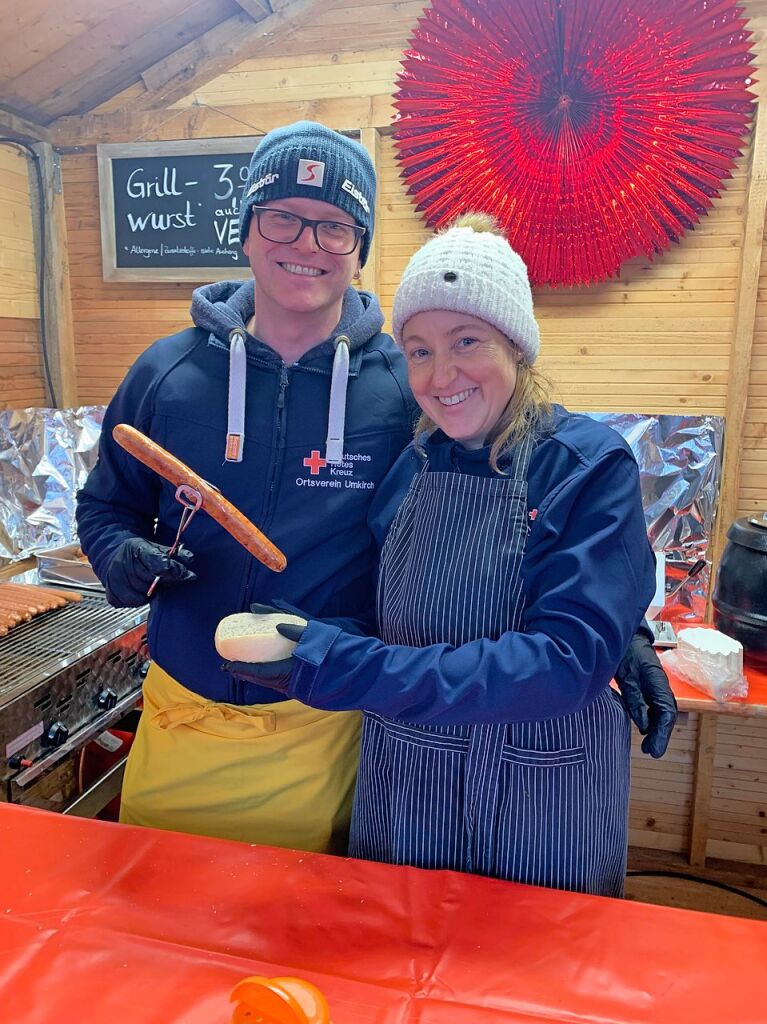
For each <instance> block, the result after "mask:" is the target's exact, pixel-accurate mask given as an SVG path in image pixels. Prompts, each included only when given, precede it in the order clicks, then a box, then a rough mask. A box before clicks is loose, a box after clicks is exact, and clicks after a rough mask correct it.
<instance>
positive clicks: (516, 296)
mask: <svg viewBox="0 0 767 1024" xmlns="http://www.w3.org/2000/svg"><path fill="white" fill-rule="evenodd" d="M430 309H448V310H452V311H454V312H456V313H467V314H468V315H469V316H475V317H478V318H479V319H480V320H485V321H486V322H487V323H489V324H492V325H493V327H496V328H497V329H498V330H499V331H500V332H501V334H503V335H505V336H506V337H507V338H508V339H509V341H511V342H513V344H514V345H516V347H517V348H518V349H519V350H520V351H521V352H522V354H523V355H524V357H525V359H526V361H527V362H528V363H529V364H531V365H532V363H534V362H535V359H536V357H537V355H538V349H539V348H540V345H541V337H540V333H539V331H538V324H537V323H536V321H535V317H534V315H533V296H532V293H531V291H530V282H529V280H528V277H527V267H526V266H525V264H524V262H523V261H522V258H521V257H520V256H518V255H517V253H515V252H514V250H513V249H512V248H511V246H510V245H509V243H508V242H507V241H506V239H505V238H503V237H502V236H500V235H496V234H494V233H493V232H492V231H475V230H474V228H472V227H464V226H461V225H460V223H459V225H458V226H457V227H453V228H449V229H448V230H447V231H445V232H443V233H441V234H438V235H435V237H434V238H432V239H430V240H429V241H428V242H427V243H426V244H425V245H424V246H422V248H420V249H419V250H418V252H417V253H415V255H414V256H412V257H411V259H410V262H409V263H408V265H407V267H406V268H405V272H404V274H403V275H402V278H401V280H400V283H399V287H398V289H397V292H396V294H395V296H394V307H393V309H392V322H393V329H394V339H395V341H396V342H397V344H398V345H402V329H403V328H404V326H405V324H406V323H407V321H408V320H409V319H410V318H411V317H412V316H415V314H416V313H423V312H425V311H426V310H430Z"/></svg>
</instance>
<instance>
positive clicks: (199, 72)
mask: <svg viewBox="0 0 767 1024" xmlns="http://www.w3.org/2000/svg"><path fill="white" fill-rule="evenodd" d="M326 6H327V4H326V0H285V2H284V3H283V4H281V5H280V7H279V8H277V9H276V10H275V11H274V13H273V14H270V15H269V16H268V17H266V18H263V19H262V20H261V21H259V22H254V21H253V20H252V18H251V17H250V16H249V15H247V14H245V13H244V11H243V13H242V14H235V15H234V16H233V17H231V18H227V20H226V21H222V22H221V23H220V24H219V25H216V27H215V28H213V29H211V30H210V31H209V32H206V33H205V34H204V35H202V36H200V37H199V38H198V39H195V40H194V41H193V42H191V43H187V45H186V46H182V47H181V49H179V50H176V52H175V53H172V54H170V56H168V57H166V58H165V59H164V60H161V61H158V62H157V63H156V64H153V65H152V67H150V68H147V69H146V71H144V73H143V74H142V75H141V79H142V81H143V82H144V85H145V86H146V89H147V93H146V96H144V97H139V98H138V99H137V100H133V101H132V102H131V106H132V107H136V108H138V109H140V110H159V109H162V108H163V107H168V106H170V105H171V104H173V103H175V102H176V101H177V100H180V99H183V98H184V97H185V96H189V95H191V94H192V93H193V92H194V90H195V89H198V88H199V87H200V86H202V85H205V84H206V83H207V82H210V81H211V80H212V79H214V78H216V77H217V76H218V75H221V74H223V73H224V72H226V71H230V70H231V69H232V68H233V67H234V66H235V65H236V64H239V63H240V62H241V61H243V60H246V59H247V58H248V57H252V56H254V55H256V54H257V53H258V52H260V51H263V49H264V48H265V47H267V46H271V45H272V44H273V43H274V42H275V41H276V40H278V39H281V38H282V37H283V36H286V35H287V34H288V33H289V32H292V31H293V30H294V29H295V28H298V27H299V26H300V25H302V24H305V23H306V21H307V20H308V19H310V18H311V17H312V15H314V14H320V13H321V12H322V11H324V10H325V8H326Z"/></svg>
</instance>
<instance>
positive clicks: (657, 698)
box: [615, 633, 677, 757]
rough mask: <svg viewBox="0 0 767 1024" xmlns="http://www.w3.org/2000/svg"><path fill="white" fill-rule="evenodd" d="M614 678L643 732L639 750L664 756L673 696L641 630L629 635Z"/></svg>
mask: <svg viewBox="0 0 767 1024" xmlns="http://www.w3.org/2000/svg"><path fill="white" fill-rule="evenodd" d="M615 681H616V683H617V684H618V688H619V689H620V691H621V695H622V697H623V699H624V701H625V702H626V708H627V709H628V713H629V715H630V716H631V720H632V722H633V723H634V725H635V726H636V727H637V729H639V731H640V732H641V733H642V735H643V736H644V739H643V740H642V750H643V751H644V753H645V754H650V755H651V756H652V757H663V755H664V754H665V753H666V747H667V746H668V741H669V740H670V739H671V733H672V731H673V729H674V723H675V722H676V715H677V708H676V700H675V699H674V694H673V693H672V692H671V686H670V685H669V681H668V676H667V675H666V673H665V672H664V671H663V666H662V665H661V663H660V661H658V655H657V654H656V653H655V650H654V649H653V645H652V642H651V641H650V639H649V637H647V636H645V634H644V633H635V634H634V636H633V637H632V639H631V643H630V644H629V647H628V650H627V651H626V653H625V654H624V655H623V658H622V659H621V663H620V665H619V666H618V668H617V670H616V672H615Z"/></svg>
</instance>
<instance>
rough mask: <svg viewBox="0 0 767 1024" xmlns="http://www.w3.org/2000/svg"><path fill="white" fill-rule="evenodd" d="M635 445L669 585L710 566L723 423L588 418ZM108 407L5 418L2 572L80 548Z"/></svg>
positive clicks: (700, 613) (691, 593)
mask: <svg viewBox="0 0 767 1024" xmlns="http://www.w3.org/2000/svg"><path fill="white" fill-rule="evenodd" d="M589 415H590V416H592V418H593V419H596V420H599V421H600V422H602V423H607V424H609V426H611V427H613V428H614V429H615V430H617V431H618V432H619V433H620V434H621V435H622V436H623V437H624V438H625V439H626V441H627V442H628V444H629V445H630V446H631V449H632V451H633V452H634V455H635V456H636V459H637V462H638V463H639V469H640V473H641V481H642V502H643V505H644V511H645V520H646V522H647V532H648V534H649V537H650V540H651V543H652V545H653V547H654V548H655V550H656V551H663V552H664V553H665V555H666V587H667V589H671V587H672V586H674V585H675V584H676V583H677V582H679V581H680V580H681V579H682V578H683V577H684V575H685V573H686V572H687V570H688V569H689V568H690V567H691V566H692V565H694V563H695V562H696V561H697V560H698V559H706V557H707V554H708V550H709V541H710V538H711V533H712V525H713V521H714V513H715V510H716V503H717V496H718V492H719V478H720V473H721V456H722V443H723V438H724V420H723V418H722V417H719V416H645V415H641V414H639V413H590V414H589ZM103 416H104V407H103V406H85V407H83V408H81V409H22V410H18V411H7V412H0V566H2V565H4V564H7V563H9V562H14V561H17V560H19V559H21V558H26V557H27V556H28V555H30V554H33V553H34V552H36V551H43V550H46V549H48V548H53V547H59V546H60V545H62V544H68V543H70V542H72V541H74V540H76V531H75V518H74V516H75V493H76V491H77V489H78V488H79V487H81V486H82V484H83V483H84V481H85V478H86V476H87V475H88V473H89V471H90V469H91V467H92V466H93V464H94V463H95V461H96V455H97V451H98V439H99V433H100V430H101V422H102V419H103ZM708 585H709V571H708V567H707V568H706V569H704V570H703V572H702V573H701V574H700V575H699V576H697V577H696V578H695V579H693V580H691V581H689V582H688V583H687V584H686V585H685V586H684V587H682V589H681V590H680V592H679V593H678V594H677V595H676V596H675V597H674V599H673V603H670V604H669V605H667V607H666V609H665V611H664V613H663V615H662V617H663V618H665V619H667V620H668V621H671V622H676V621H683V620H684V621H702V620H703V617H704V614H705V607H706V597H707V594H708Z"/></svg>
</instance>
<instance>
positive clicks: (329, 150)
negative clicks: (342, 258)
mask: <svg viewBox="0 0 767 1024" xmlns="http://www.w3.org/2000/svg"><path fill="white" fill-rule="evenodd" d="M293 197H299V198H302V199H321V200H322V201H323V202H325V203H332V204H333V206H337V207H338V208H339V209H340V210H344V211H345V212H346V213H348V214H349V216H351V217H353V218H354V220H355V221H356V222H357V223H358V224H359V225H360V226H361V227H363V228H366V229H367V231H366V233H365V235H364V236H363V238H362V242H361V243H360V263H361V264H363V265H364V264H365V261H366V260H367V258H368V252H369V251H370V241H371V238H372V235H373V227H374V223H375V201H376V172H375V168H374V167H373V161H372V160H371V159H370V155H369V153H368V151H367V150H366V149H365V148H364V146H362V145H360V143H359V142H355V141H354V140H353V139H350V138H348V137H347V136H346V135H341V134H340V132H334V131H332V130H331V129H330V128H326V127H325V125H323V124H318V123H317V122H316V121H296V123H295V124H289V125H286V126H285V127H283V128H275V129H274V131H271V132H269V133H268V134H267V135H265V136H264V137H263V139H262V140H261V142H260V143H259V144H258V148H257V149H256V151H255V153H254V154H253V156H252V158H251V161H250V167H249V168H248V180H247V183H246V185H245V190H244V192H243V196H242V200H241V201H240V242H241V243H242V242H244V241H245V239H246V238H247V237H248V231H249V229H250V220H251V217H252V216H253V210H252V207H253V206H254V205H255V206H260V205H261V204H262V203H266V202H268V201H269V200H272V199H290V198H293Z"/></svg>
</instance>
